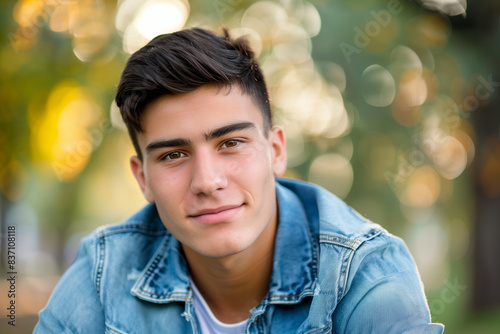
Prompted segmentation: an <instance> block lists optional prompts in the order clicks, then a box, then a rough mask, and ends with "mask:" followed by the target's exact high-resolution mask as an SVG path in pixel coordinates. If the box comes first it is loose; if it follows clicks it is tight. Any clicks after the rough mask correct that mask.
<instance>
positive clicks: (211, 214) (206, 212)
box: [188, 204, 243, 225]
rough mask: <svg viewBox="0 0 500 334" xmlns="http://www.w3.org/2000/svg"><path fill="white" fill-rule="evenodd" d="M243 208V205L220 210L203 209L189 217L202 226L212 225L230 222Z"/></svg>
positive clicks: (227, 206)
mask: <svg viewBox="0 0 500 334" xmlns="http://www.w3.org/2000/svg"><path fill="white" fill-rule="evenodd" d="M242 207H243V204H240V205H226V206H221V207H218V208H211V209H203V210H199V211H196V212H195V213H194V214H191V215H189V216H188V217H189V218H192V219H194V220H196V221H198V222H200V223H202V224H206V225H211V224H216V223H221V222H225V221H228V220H230V219H231V218H233V217H234V216H236V215H237V214H238V212H239V211H240V210H241V208H242Z"/></svg>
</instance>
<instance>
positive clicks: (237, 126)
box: [204, 122, 256, 141]
mask: <svg viewBox="0 0 500 334" xmlns="http://www.w3.org/2000/svg"><path fill="white" fill-rule="evenodd" d="M253 128H256V126H255V124H253V123H252V122H240V123H234V124H229V125H225V126H222V127H220V128H218V129H215V130H212V131H210V132H209V133H207V134H204V136H205V140H206V141H209V140H213V139H217V138H220V137H222V136H224V135H227V134H228V133H231V132H235V131H240V130H246V129H253Z"/></svg>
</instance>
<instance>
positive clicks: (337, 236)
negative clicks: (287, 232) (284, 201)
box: [277, 179, 386, 248]
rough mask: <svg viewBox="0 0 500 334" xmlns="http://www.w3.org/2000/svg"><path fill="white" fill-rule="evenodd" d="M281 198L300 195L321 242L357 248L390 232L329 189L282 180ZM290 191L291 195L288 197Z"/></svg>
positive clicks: (279, 180)
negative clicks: (381, 234) (379, 235)
mask: <svg viewBox="0 0 500 334" xmlns="http://www.w3.org/2000/svg"><path fill="white" fill-rule="evenodd" d="M277 183H278V186H277V187H278V193H281V196H283V197H285V196H296V197H297V198H298V199H299V201H300V203H301V204H302V206H303V208H304V210H305V212H306V215H307V219H308V220H309V224H310V225H311V229H312V232H313V233H314V234H316V235H318V237H319V241H320V242H325V243H337V244H340V245H343V246H345V247H349V248H357V247H358V246H359V245H361V243H363V242H364V241H366V240H369V239H371V238H373V237H375V236H376V235H378V234H380V233H386V231H385V230H384V229H383V228H382V227H381V226H380V225H378V224H375V223H373V222H372V221H370V220H369V219H367V218H365V217H363V216H362V215H360V214H359V213H358V212H356V211H355V210H354V209H353V208H351V207H350V206H349V205H347V204H346V203H345V202H344V201H343V200H341V199H340V198H338V197H337V196H335V195H334V194H332V193H331V192H329V191H328V190H326V189H324V188H322V187H320V186H318V185H315V184H312V183H308V182H304V181H297V180H288V179H278V180H277ZM287 192H290V193H291V194H287Z"/></svg>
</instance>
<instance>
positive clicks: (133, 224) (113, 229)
mask: <svg viewBox="0 0 500 334" xmlns="http://www.w3.org/2000/svg"><path fill="white" fill-rule="evenodd" d="M165 235H169V232H168V231H167V229H166V228H165V226H164V225H163V223H162V222H161V219H160V217H159V215H158V212H157V210H156V206H155V205H154V204H148V205H146V206H145V207H143V208H142V209H141V210H140V211H138V212H137V213H135V214H134V215H132V216H131V217H130V218H128V219H127V220H125V221H123V222H121V223H117V224H110V225H104V226H101V227H99V228H97V229H96V230H95V231H93V232H92V233H91V234H90V235H88V236H87V237H85V238H83V239H82V245H83V246H84V247H87V248H88V247H92V246H94V247H97V246H98V245H99V244H104V243H106V242H107V241H111V242H112V243H113V244H112V245H110V246H115V247H119V246H123V247H125V248H126V247H128V246H130V244H128V245H127V244H122V243H119V244H117V243H116V242H117V241H120V240H121V241H123V242H127V241H129V242H132V243H133V244H134V245H135V244H138V243H139V242H141V241H144V240H147V239H150V238H157V237H163V236H165Z"/></svg>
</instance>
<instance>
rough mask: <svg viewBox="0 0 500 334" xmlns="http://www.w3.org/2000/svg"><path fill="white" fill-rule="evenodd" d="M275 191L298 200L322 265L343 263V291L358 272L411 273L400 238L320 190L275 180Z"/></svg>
mask: <svg viewBox="0 0 500 334" xmlns="http://www.w3.org/2000/svg"><path fill="white" fill-rule="evenodd" d="M278 192H279V193H281V194H280V196H282V197H286V196H289V197H290V196H291V197H298V198H299V202H300V203H301V205H302V206H303V208H304V211H305V212H306V216H307V220H308V223H309V225H310V228H311V231H312V232H313V235H314V236H315V239H316V240H317V241H318V243H319V245H320V249H321V253H323V255H322V256H321V257H320V259H326V260H325V261H326V262H325V261H321V263H322V265H323V266H327V267H328V266H329V265H328V264H329V263H330V262H331V263H330V264H331V265H332V266H334V267H335V268H336V270H340V269H341V268H340V269H339V268H338V267H339V265H340V264H341V263H343V264H344V265H345V266H346V269H349V270H348V271H347V272H346V273H345V274H346V275H345V276H343V275H341V274H340V273H339V275H340V276H343V277H344V279H345V280H343V281H344V284H345V285H346V286H344V288H347V286H348V285H349V283H350V282H351V280H352V278H353V277H354V276H355V275H359V274H362V273H366V274H367V275H370V276H371V277H372V279H376V278H377V277H378V278H382V277H387V276H390V275H392V274H394V273H397V272H402V271H414V270H415V264H414V262H413V259H412V258H411V255H410V253H409V251H408V249H407V247H406V244H405V243H404V241H403V240H402V239H400V238H399V237H396V236H394V235H392V234H391V233H389V232H388V231H386V230H385V229H384V228H383V227H382V226H380V225H379V224H376V223H374V222H372V221H370V220H369V219H367V218H365V217H363V216H362V215H360V214H359V213H358V212H356V211H355V210H354V209H353V208H351V207H350V206H349V205H347V204H346V203H345V202H344V201H342V200H341V199H339V198H338V197H337V196H335V195H334V194H332V193H330V192H329V191H327V190H325V189H324V188H322V187H320V186H317V185H314V184H311V183H307V182H303V181H295V180H286V179H279V180H278ZM326 254H328V256H326ZM328 259H330V260H331V259H337V261H333V262H332V261H329V260H328ZM334 262H335V263H334Z"/></svg>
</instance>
